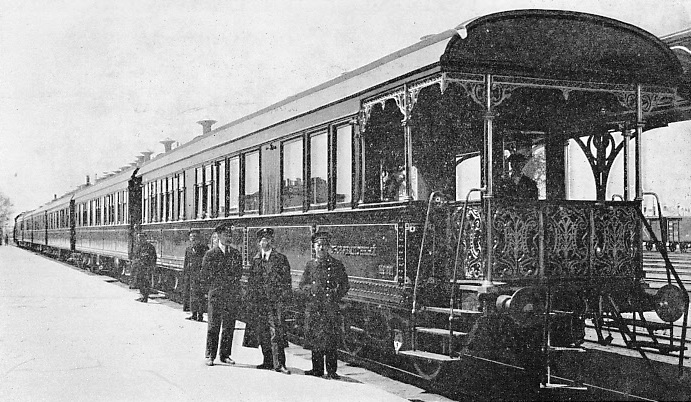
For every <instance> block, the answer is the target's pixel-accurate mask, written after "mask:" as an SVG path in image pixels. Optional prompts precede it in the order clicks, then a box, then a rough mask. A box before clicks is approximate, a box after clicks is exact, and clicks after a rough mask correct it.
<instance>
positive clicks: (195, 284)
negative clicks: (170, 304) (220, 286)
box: [182, 229, 209, 321]
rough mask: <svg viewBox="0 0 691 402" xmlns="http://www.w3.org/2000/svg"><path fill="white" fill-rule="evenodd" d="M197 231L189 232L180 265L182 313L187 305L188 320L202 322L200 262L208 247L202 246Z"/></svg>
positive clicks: (202, 286) (203, 288)
mask: <svg viewBox="0 0 691 402" xmlns="http://www.w3.org/2000/svg"><path fill="white" fill-rule="evenodd" d="M199 234H200V233H199V230H198V229H192V230H190V245H189V246H188V247H187V249H185V261H184V263H183V265H182V267H183V268H182V274H183V286H184V288H183V291H182V298H183V311H186V310H185V308H184V307H185V305H187V307H188V309H187V310H189V311H191V312H192V315H190V316H189V317H187V319H188V320H197V321H204V310H205V309H204V293H206V291H205V287H204V280H203V279H204V278H202V272H201V271H202V260H203V259H204V254H206V252H207V251H209V247H208V246H207V245H206V244H203V243H202V241H201V236H200V235H199Z"/></svg>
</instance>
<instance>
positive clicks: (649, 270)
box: [643, 251, 691, 291]
mask: <svg viewBox="0 0 691 402" xmlns="http://www.w3.org/2000/svg"><path fill="white" fill-rule="evenodd" d="M669 260H670V262H671V263H672V265H673V266H674V268H675V269H676V271H677V273H678V274H679V277H680V278H681V280H682V282H683V283H684V286H685V287H686V290H687V291H691V253H680V252H676V253H669ZM643 270H644V271H645V279H646V281H647V282H648V283H649V284H650V288H652V289H659V288H661V287H662V286H664V285H666V284H667V271H666V268H665V260H664V259H663V258H662V255H660V253H659V252H657V251H646V252H644V253H643Z"/></svg>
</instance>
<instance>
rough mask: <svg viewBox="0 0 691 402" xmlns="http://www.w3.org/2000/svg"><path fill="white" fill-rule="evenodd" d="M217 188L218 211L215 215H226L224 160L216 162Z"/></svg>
mask: <svg viewBox="0 0 691 402" xmlns="http://www.w3.org/2000/svg"><path fill="white" fill-rule="evenodd" d="M216 183H217V185H216V187H217V188H218V208H217V211H218V213H217V214H216V216H221V217H223V216H226V161H224V160H223V161H219V162H218V177H217V178H216Z"/></svg>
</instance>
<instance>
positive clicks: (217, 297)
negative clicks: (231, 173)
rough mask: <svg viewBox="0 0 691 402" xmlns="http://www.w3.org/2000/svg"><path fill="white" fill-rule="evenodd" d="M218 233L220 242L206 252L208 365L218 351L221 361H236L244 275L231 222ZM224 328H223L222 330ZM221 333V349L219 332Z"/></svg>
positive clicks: (204, 262) (203, 272) (219, 229)
mask: <svg viewBox="0 0 691 402" xmlns="http://www.w3.org/2000/svg"><path fill="white" fill-rule="evenodd" d="M214 231H215V232H216V233H218V238H219V239H218V240H219V242H218V245H217V246H216V247H214V248H212V249H211V250H209V251H207V252H206V254H204V259H203V260H202V278H205V279H206V283H207V286H208V289H209V304H208V308H207V310H208V311H207V312H208V314H209V326H208V330H207V333H206V365H207V366H213V365H214V359H216V353H217V352H219V355H220V358H221V362H222V363H226V364H235V362H234V361H233V359H231V358H230V353H231V348H232V345H233V333H234V331H235V319H236V317H237V316H238V310H239V309H240V303H241V299H240V277H241V276H242V255H241V254H240V252H239V251H238V250H236V249H234V248H233V247H231V246H230V239H231V236H232V226H229V225H226V224H221V225H219V226H218V227H216V229H215V230H214ZM221 328H222V329H223V330H222V331H221ZM219 333H220V335H221V345H220V351H219V345H218V336H219Z"/></svg>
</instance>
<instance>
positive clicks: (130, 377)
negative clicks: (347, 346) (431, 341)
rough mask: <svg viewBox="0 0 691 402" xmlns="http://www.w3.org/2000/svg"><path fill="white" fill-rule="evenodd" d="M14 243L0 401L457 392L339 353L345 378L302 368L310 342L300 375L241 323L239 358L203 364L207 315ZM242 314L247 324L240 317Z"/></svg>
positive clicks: (351, 397) (0, 261)
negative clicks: (274, 367) (271, 364)
mask: <svg viewBox="0 0 691 402" xmlns="http://www.w3.org/2000/svg"><path fill="white" fill-rule="evenodd" d="M137 297H138V293H137V292H136V291H135V290H130V289H128V288H127V287H126V286H124V285H122V284H119V283H114V282H112V279H111V278H108V277H104V276H99V275H93V274H89V273H86V272H84V271H81V270H78V269H76V268H74V267H71V266H69V265H66V264H63V263H59V262H56V261H52V260H50V259H47V258H45V257H42V256H39V255H36V254H33V253H31V252H28V251H25V250H22V249H19V248H16V247H11V246H10V247H7V246H2V247H0V401H221V400H228V401H271V402H280V401H349V402H350V401H382V402H386V401H405V400H411V401H450V399H448V398H445V397H443V396H439V395H434V394H429V393H426V392H425V391H424V390H422V389H420V388H417V387H414V386H411V385H407V384H403V383H400V382H397V381H393V380H391V379H388V378H385V377H383V376H381V375H378V374H376V373H373V372H371V371H368V370H365V369H362V368H359V367H352V366H349V365H346V364H345V363H343V362H340V361H339V373H340V374H341V375H342V376H343V378H342V379H341V380H326V379H322V378H315V377H309V376H305V375H303V373H304V371H305V370H308V369H309V368H311V363H310V360H309V358H310V352H309V351H307V350H304V349H302V348H300V347H298V346H295V345H291V346H290V348H289V349H287V350H286V352H287V353H286V359H287V366H288V368H289V369H290V370H291V371H292V372H293V374H292V375H284V374H279V373H276V372H273V371H266V370H257V369H256V368H255V366H256V365H257V364H259V363H261V360H262V357H261V352H260V350H259V349H250V348H244V347H242V346H241V343H242V336H243V332H242V331H237V332H236V336H235V339H234V345H233V353H232V357H233V359H234V360H235V361H236V362H237V364H236V365H234V366H229V365H224V364H217V365H215V366H213V367H207V366H205V365H204V345H205V337H206V327H207V326H206V323H200V322H196V321H187V320H185V319H184V318H185V317H187V316H188V313H185V312H183V311H182V309H181V308H180V305H179V304H176V303H173V302H171V301H169V300H166V299H157V298H154V299H153V300H151V301H150V302H149V303H147V304H144V303H138V302H135V299H136V298H137ZM242 325H243V324H239V325H238V326H239V327H241V326H242Z"/></svg>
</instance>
